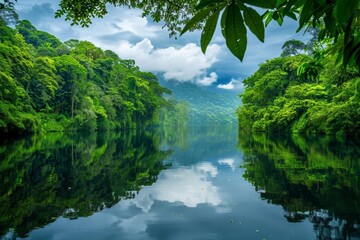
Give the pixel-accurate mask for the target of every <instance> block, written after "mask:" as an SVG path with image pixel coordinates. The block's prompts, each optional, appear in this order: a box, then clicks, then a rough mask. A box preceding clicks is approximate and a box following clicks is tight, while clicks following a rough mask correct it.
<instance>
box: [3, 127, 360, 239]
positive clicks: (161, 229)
mask: <svg viewBox="0 0 360 240" xmlns="http://www.w3.org/2000/svg"><path fill="white" fill-rule="evenodd" d="M236 144H238V145H236ZM359 152H360V149H359V146H358V144H357V143H354V142H352V143H351V142H339V141H336V140H334V139H331V138H311V139H304V138H299V137H293V138H286V137H281V138H269V137H267V136H263V135H254V136H252V135H249V134H246V135H242V134H240V135H239V138H238V135H237V131H236V128H231V127H224V126H220V127H215V126H211V127H200V128H188V129H171V128H170V129H164V131H155V132H151V133H150V132H140V133H137V134H135V133H134V132H127V133H118V134H113V133H105V134H95V135H87V136H83V135H80V136H79V135H74V136H64V135H56V134H55V135H48V136H45V137H42V138H36V137H35V138H30V139H23V140H20V141H18V142H14V143H12V144H5V145H3V146H2V147H1V150H0V157H1V159H2V161H1V164H0V174H1V175H0V180H1V181H2V182H4V187H2V188H1V199H0V200H1V202H0V207H1V209H0V217H1V218H0V223H1V231H2V233H1V234H3V235H2V236H3V238H5V239H7V238H8V239H14V238H16V236H20V237H28V238H30V239H32V240H37V239H39V240H42V239H48V240H51V239H54V240H55V239H80V240H82V239H84V240H85V239H86V240H91V239H94V240H99V239H104V240H105V239H122V240H124V239H131V240H132V239H166V240H169V239H246V240H253V239H254V240H255V239H256V240H258V239H267V240H290V239H291V240H309V239H310V240H315V239H318V240H328V239H337V240H340V239H341V240H343V239H352V240H356V239H360V234H359V233H360V230H359V225H358V224H359V216H360V210H359V208H360V207H359V205H360V204H359V197H360V196H359V192H360V190H359V186H360V182H359V176H360V175H359V174H360V173H359V171H360V167H359V165H360V163H359V155H360V153H359ZM170 153H171V154H170ZM239 166H243V167H242V168H240V167H239ZM120 200H121V201H120ZM100 210H101V211H100ZM59 216H60V217H59ZM39 227H41V228H39ZM6 231H7V232H6ZM29 231H30V233H29ZM5 232H6V233H5Z"/></svg>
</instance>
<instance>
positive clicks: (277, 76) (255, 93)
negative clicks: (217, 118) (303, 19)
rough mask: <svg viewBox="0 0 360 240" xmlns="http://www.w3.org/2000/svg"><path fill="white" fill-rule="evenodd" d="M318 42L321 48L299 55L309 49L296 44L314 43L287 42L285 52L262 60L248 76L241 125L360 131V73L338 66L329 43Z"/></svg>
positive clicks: (260, 128)
mask: <svg viewBox="0 0 360 240" xmlns="http://www.w3.org/2000/svg"><path fill="white" fill-rule="evenodd" d="M316 44H317V45H318V46H321V48H319V47H318V48H315V49H311V51H308V54H299V55H296V54H298V53H300V52H304V51H299V52H298V51H296V50H294V49H295V48H297V47H298V48H299V46H303V47H304V49H305V50H306V47H305V46H309V44H303V45H301V44H299V41H295V42H294V41H293V42H292V43H291V42H290V44H285V45H284V52H283V54H282V56H283V57H279V58H275V59H272V60H268V61H267V62H265V63H263V64H261V65H260V68H259V69H258V70H257V71H256V72H255V73H254V74H253V75H252V76H250V77H249V78H247V79H245V80H244V85H245V87H246V88H245V91H244V93H242V94H241V95H240V96H241V99H242V102H243V105H242V106H241V107H240V108H239V109H238V118H239V127H240V128H241V129H251V130H252V131H256V132H293V133H321V134H340V135H343V134H346V135H350V134H352V135H359V134H360V95H359V94H360V73H359V71H358V70H357V69H356V68H355V67H354V68H350V67H348V68H346V69H345V68H343V67H342V66H339V65H338V64H337V63H336V59H335V57H336V56H334V55H332V54H329V48H326V47H325V46H326V45H324V44H323V43H318V42H317V43H316ZM316 44H315V45H316ZM289 46H291V48H290V49H289ZM291 49H292V51H290V50H291ZM308 50H309V48H308Z"/></svg>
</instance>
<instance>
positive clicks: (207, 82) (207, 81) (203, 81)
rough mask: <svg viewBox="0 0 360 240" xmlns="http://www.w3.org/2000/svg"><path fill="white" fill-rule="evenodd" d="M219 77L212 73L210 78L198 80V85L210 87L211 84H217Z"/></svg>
mask: <svg viewBox="0 0 360 240" xmlns="http://www.w3.org/2000/svg"><path fill="white" fill-rule="evenodd" d="M217 79H218V75H217V74H216V73H215V72H212V73H210V76H208V77H206V76H205V77H204V78H202V79H198V80H197V81H196V83H197V84H199V85H202V86H210V85H211V84H213V83H215V82H217Z"/></svg>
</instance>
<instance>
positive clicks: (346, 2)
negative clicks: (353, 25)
mask: <svg viewBox="0 0 360 240" xmlns="http://www.w3.org/2000/svg"><path fill="white" fill-rule="evenodd" d="M357 4H358V1H355V0H336V8H335V9H336V18H337V20H338V22H339V23H340V24H343V23H345V22H346V21H347V20H348V19H349V18H350V17H351V16H352V15H353V13H354V11H355V10H356V9H357Z"/></svg>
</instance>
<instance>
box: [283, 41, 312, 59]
mask: <svg viewBox="0 0 360 240" xmlns="http://www.w3.org/2000/svg"><path fill="white" fill-rule="evenodd" d="M305 48H306V44H305V43H303V42H302V41H299V40H295V39H292V40H289V41H286V42H285V43H284V45H283V46H282V47H281V49H282V50H283V52H282V53H281V56H282V57H289V56H292V55H293V56H295V55H298V54H300V53H301V52H302V51H304V50H305Z"/></svg>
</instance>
